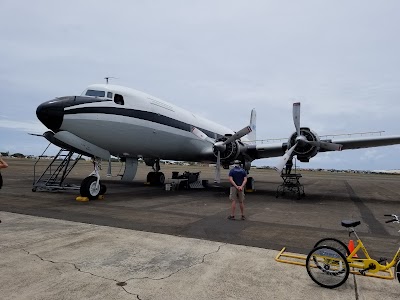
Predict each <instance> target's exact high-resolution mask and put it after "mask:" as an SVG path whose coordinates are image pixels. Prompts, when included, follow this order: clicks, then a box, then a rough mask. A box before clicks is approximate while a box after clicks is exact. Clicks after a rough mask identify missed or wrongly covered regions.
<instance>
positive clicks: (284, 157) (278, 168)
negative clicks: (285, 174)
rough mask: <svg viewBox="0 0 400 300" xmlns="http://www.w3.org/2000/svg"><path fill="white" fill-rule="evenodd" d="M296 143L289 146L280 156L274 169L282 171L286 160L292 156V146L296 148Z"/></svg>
mask: <svg viewBox="0 0 400 300" xmlns="http://www.w3.org/2000/svg"><path fill="white" fill-rule="evenodd" d="M296 146H297V143H296V144H294V146H293V147H292V148H290V149H289V150H288V151H287V152H286V153H285V154H284V155H283V156H282V157H281V160H280V161H279V162H278V164H277V166H276V167H275V170H277V171H278V172H279V173H282V170H283V167H284V166H285V165H286V162H287V161H288V160H289V159H290V157H291V156H292V153H293V151H294V148H296Z"/></svg>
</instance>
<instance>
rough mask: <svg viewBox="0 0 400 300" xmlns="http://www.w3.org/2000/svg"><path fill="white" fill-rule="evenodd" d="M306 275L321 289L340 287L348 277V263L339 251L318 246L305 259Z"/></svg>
mask: <svg viewBox="0 0 400 300" xmlns="http://www.w3.org/2000/svg"><path fill="white" fill-rule="evenodd" d="M306 268H307V273H308V275H310V277H311V279H312V280H313V281H314V282H315V283H317V284H319V285H320V286H322V287H326V288H331V289H332V288H335V287H338V286H341V285H342V284H343V283H344V282H345V281H346V280H347V278H348V277H349V272H350V271H349V263H348V262H347V260H346V258H345V257H344V255H343V254H342V252H340V251H339V250H337V249H335V248H333V247H330V246H319V247H317V248H314V249H312V250H311V252H310V253H309V254H308V256H307V259H306Z"/></svg>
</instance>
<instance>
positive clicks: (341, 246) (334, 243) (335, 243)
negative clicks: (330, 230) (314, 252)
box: [314, 238, 350, 257]
mask: <svg viewBox="0 0 400 300" xmlns="http://www.w3.org/2000/svg"><path fill="white" fill-rule="evenodd" d="M319 246H331V247H333V248H335V249H337V250H339V251H340V252H342V254H343V255H344V256H345V257H346V256H349V255H350V250H349V248H348V247H347V246H346V245H345V243H343V242H342V241H339V240H338V239H335V238H324V239H322V240H319V241H318V242H316V243H315V245H314V248H317V247H319Z"/></svg>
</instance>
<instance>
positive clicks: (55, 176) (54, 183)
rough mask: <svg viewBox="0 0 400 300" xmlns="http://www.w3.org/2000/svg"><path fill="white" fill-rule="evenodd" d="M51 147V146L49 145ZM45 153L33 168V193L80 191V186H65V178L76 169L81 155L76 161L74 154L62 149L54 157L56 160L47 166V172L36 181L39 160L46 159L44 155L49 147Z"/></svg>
mask: <svg viewBox="0 0 400 300" xmlns="http://www.w3.org/2000/svg"><path fill="white" fill-rule="evenodd" d="M49 146H50V144H49ZM49 146H47V148H46V149H45V150H44V151H43V153H42V155H40V156H39V158H38V160H37V161H36V163H35V165H34V167H33V187H32V192H36V191H40V190H45V191H53V190H67V189H72V190H79V188H80V186H78V185H67V184H64V180H65V178H66V177H67V176H68V174H69V173H70V172H71V170H72V169H73V168H74V167H75V165H76V164H77V162H78V161H79V159H80V158H81V156H82V155H81V154H79V155H78V156H77V157H76V158H75V159H72V155H73V154H74V152H72V151H69V150H65V149H60V151H59V152H58V154H57V155H56V156H55V157H54V159H53V160H52V161H51V162H50V164H49V165H48V166H47V168H46V170H45V171H44V172H43V173H42V174H41V175H40V176H39V178H38V179H36V178H37V177H36V175H37V174H36V173H37V170H36V167H37V163H38V162H39V160H40V159H41V158H43V157H45V155H44V153H45V152H46V150H47V149H48V147H49Z"/></svg>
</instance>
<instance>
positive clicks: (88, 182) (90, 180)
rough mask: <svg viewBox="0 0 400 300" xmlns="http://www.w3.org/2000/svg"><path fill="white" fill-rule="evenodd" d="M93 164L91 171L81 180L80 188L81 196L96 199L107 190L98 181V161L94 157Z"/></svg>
mask: <svg viewBox="0 0 400 300" xmlns="http://www.w3.org/2000/svg"><path fill="white" fill-rule="evenodd" d="M93 166H94V170H93V172H92V173H91V174H90V175H89V176H88V177H86V178H85V179H83V180H82V183H81V188H80V193H81V197H87V198H89V200H94V199H97V198H98V197H99V196H101V195H104V194H105V193H106V191H107V187H106V185H105V184H103V183H101V181H100V173H99V169H101V165H100V161H99V160H96V159H94V160H93Z"/></svg>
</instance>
